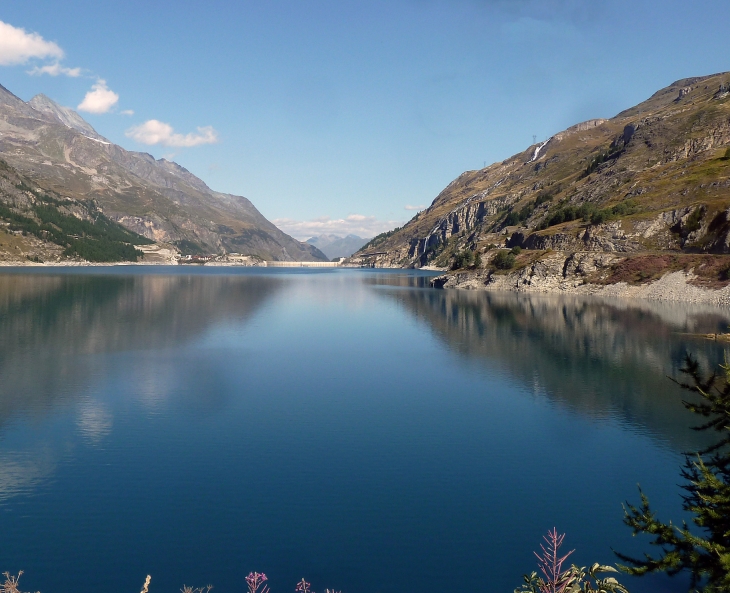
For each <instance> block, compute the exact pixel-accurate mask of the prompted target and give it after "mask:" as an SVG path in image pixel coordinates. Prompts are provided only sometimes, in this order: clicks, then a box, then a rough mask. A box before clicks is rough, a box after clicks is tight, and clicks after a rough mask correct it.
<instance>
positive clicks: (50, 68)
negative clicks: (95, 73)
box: [28, 62, 81, 78]
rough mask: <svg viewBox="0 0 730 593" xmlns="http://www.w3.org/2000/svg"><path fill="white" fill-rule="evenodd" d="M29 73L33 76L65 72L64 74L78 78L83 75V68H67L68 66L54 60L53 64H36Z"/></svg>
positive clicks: (55, 74) (54, 74) (56, 74)
mask: <svg viewBox="0 0 730 593" xmlns="http://www.w3.org/2000/svg"><path fill="white" fill-rule="evenodd" d="M28 74H30V75H31V76H41V75H42V74H49V75H50V76H58V75H59V74H63V75H64V76H70V77H71V78H78V77H79V76H81V68H66V66H61V64H60V63H58V62H54V63H53V64H46V65H45V66H36V67H35V68H33V70H28Z"/></svg>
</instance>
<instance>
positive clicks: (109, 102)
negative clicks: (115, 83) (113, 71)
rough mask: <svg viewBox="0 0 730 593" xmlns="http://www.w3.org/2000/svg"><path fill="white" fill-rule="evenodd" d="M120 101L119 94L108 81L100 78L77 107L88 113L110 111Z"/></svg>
mask: <svg viewBox="0 0 730 593" xmlns="http://www.w3.org/2000/svg"><path fill="white" fill-rule="evenodd" d="M117 101H119V95H117V94H116V93H115V92H114V91H112V90H110V89H109V88H108V87H107V86H106V81H105V80H102V79H99V80H98V81H97V82H96V84H95V85H93V86H92V87H91V90H90V91H89V92H88V93H86V96H85V97H84V100H83V101H81V103H80V104H79V106H78V107H77V109H78V110H79V111H86V112H87V113H108V112H109V110H110V109H111V108H112V107H114V105H116V104H117Z"/></svg>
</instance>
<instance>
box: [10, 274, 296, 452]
mask: <svg viewBox="0 0 730 593" xmlns="http://www.w3.org/2000/svg"><path fill="white" fill-rule="evenodd" d="M281 286H282V283H281V280H280V279H277V278H274V277H267V276H259V277H255V278H254V277H250V276H221V275H216V276H208V277H202V276H194V275H191V276H188V275H185V276H180V275H169V276H156V275H109V276H107V275H98V274H95V275H89V274H87V275H82V276H72V275H68V274H60V275H37V274H31V275H25V274H23V275H20V274H10V275H0V377H2V381H0V426H2V425H4V424H5V423H6V422H7V420H8V418H10V417H12V416H13V415H14V414H17V413H19V412H23V413H29V414H43V413H45V412H46V411H48V409H49V408H50V407H52V406H53V405H55V404H56V403H57V402H58V400H64V399H66V400H72V399H74V398H78V397H80V396H82V395H83V394H85V393H88V392H89V390H90V389H91V386H92V385H93V382H94V380H95V377H96V376H98V375H99V374H103V372H104V369H100V368H99V360H98V359H96V360H92V358H91V357H89V356H85V355H90V354H100V353H119V352H129V351H144V350H153V349H154V350H165V349H168V348H174V347H178V346H180V345H181V344H184V343H185V342H186V341H189V340H190V339H192V338H193V337H195V336H198V335H200V334H201V333H202V332H204V331H205V330H206V329H207V328H208V327H210V326H211V325H212V324H214V323H217V322H221V320H223V319H226V320H228V321H230V322H235V323H239V322H245V321H246V320H247V319H249V318H250V317H251V316H252V315H253V314H254V313H255V312H256V311H257V310H258V309H259V307H261V306H262V304H264V303H265V302H266V301H267V299H270V298H271V297H272V296H273V295H274V294H275V293H276V292H277V290H278V289H279V288H280V287H281ZM142 370H144V369H142ZM148 370H149V372H148V373H141V374H140V375H139V377H138V380H139V383H140V391H141V396H142V397H143V398H146V399H147V400H148V401H153V400H155V399H158V398H160V397H164V391H165V390H166V389H167V388H168V386H169V383H170V381H169V379H170V377H167V378H166V377H165V376H164V373H165V371H164V368H163V369H161V368H159V367H156V368H149V369H148ZM107 416H108V415H107V414H106V413H105V412H103V411H101V410H98V409H92V408H89V409H88V410H86V411H84V412H82V417H81V419H80V420H79V424H80V426H81V427H82V430H83V432H84V434H86V435H88V436H89V437H90V438H92V440H93V439H96V438H98V437H99V435H101V434H103V433H104V432H105V431H108V427H109V426H110V423H111V419H110V418H108V417H107Z"/></svg>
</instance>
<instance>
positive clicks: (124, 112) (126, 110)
mask: <svg viewBox="0 0 730 593" xmlns="http://www.w3.org/2000/svg"><path fill="white" fill-rule="evenodd" d="M119 113H121V114H122V115H134V109H125V110H124V111H120V112H119Z"/></svg>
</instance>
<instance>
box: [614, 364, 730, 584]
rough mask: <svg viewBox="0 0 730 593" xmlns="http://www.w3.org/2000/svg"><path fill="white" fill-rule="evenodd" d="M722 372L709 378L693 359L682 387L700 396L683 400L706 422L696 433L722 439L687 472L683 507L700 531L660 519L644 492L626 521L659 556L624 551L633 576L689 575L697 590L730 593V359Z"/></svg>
mask: <svg viewBox="0 0 730 593" xmlns="http://www.w3.org/2000/svg"><path fill="white" fill-rule="evenodd" d="M720 369H721V372H720V373H712V374H711V375H710V376H708V377H703V376H702V374H701V372H700V369H699V365H698V363H697V362H696V361H695V360H693V359H692V358H691V357H689V356H688V357H687V359H686V361H685V365H684V367H683V368H682V373H683V374H685V375H686V376H688V377H689V382H687V383H684V382H680V383H678V384H679V385H680V386H681V387H682V388H683V389H685V390H687V391H689V392H691V393H692V394H694V397H693V398H692V401H683V402H682V403H683V404H684V407H685V408H687V409H688V410H689V411H690V412H693V413H694V414H697V415H699V416H700V417H701V418H703V421H702V423H701V424H700V425H699V426H695V427H693V428H694V430H698V431H712V432H713V433H715V434H716V435H717V437H718V438H717V441H716V442H715V443H714V444H712V445H711V446H709V447H707V448H705V449H703V450H701V451H695V452H692V453H688V454H687V455H686V456H685V463H684V466H683V468H682V472H681V474H682V478H683V479H684V481H685V483H684V484H683V485H682V488H683V489H684V491H685V494H684V495H683V497H682V508H683V509H684V510H685V511H687V512H689V513H691V514H692V522H693V523H694V524H695V526H696V527H697V528H699V530H698V531H693V530H691V529H690V527H689V526H688V525H687V523H686V522H685V521H683V522H682V524H681V526H679V525H675V524H674V523H672V522H671V521H670V522H668V523H665V522H663V521H660V520H659V519H657V517H656V514H655V513H654V512H653V511H652V510H651V506H650V504H649V499H648V497H647V496H646V495H645V494H644V493H643V492H641V491H640V496H641V503H640V504H639V505H638V506H637V505H632V504H627V505H626V507H625V519H624V522H625V523H626V524H627V525H628V526H629V527H631V529H632V531H633V534H634V535H642V534H646V535H649V536H650V537H651V538H652V540H651V542H650V543H651V545H653V546H656V547H657V548H659V553H658V554H657V555H656V556H654V555H651V554H645V555H644V558H634V557H632V556H627V555H625V554H621V553H618V556H619V558H621V559H622V560H623V561H624V562H626V563H627V565H626V566H623V567H622V568H623V570H625V571H626V572H627V573H628V574H632V575H637V576H642V575H645V574H648V573H653V572H666V573H667V574H669V575H672V576H673V575H676V574H679V573H680V572H685V573H689V575H690V577H691V579H692V588H693V589H695V588H698V590H699V591H702V592H703V593H720V592H727V591H730V363H728V361H727V360H726V362H725V364H724V365H721V366H720Z"/></svg>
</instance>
